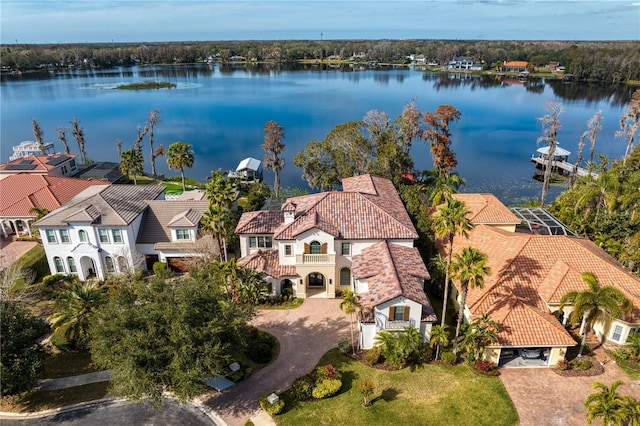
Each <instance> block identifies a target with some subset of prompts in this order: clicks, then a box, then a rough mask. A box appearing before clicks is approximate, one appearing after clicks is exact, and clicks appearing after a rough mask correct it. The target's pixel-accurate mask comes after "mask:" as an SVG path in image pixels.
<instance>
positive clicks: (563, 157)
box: [531, 146, 598, 179]
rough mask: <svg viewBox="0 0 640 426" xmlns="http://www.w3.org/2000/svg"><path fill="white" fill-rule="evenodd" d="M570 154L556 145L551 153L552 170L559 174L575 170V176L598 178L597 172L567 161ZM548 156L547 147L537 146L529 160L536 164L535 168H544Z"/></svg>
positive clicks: (570, 173) (569, 173)
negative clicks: (552, 153) (535, 152)
mask: <svg viewBox="0 0 640 426" xmlns="http://www.w3.org/2000/svg"><path fill="white" fill-rule="evenodd" d="M570 154H571V152H569V151H567V150H566V149H563V148H560V147H559V146H556V149H555V153H554V155H553V161H552V162H551V167H552V171H553V172H556V173H560V174H565V172H567V173H566V174H568V175H569V176H571V175H572V174H573V173H574V172H575V174H576V176H578V177H582V176H589V175H591V176H592V177H594V178H596V179H597V178H598V173H596V172H590V171H589V170H587V169H585V168H582V167H578V168H576V167H575V164H572V163H569V161H567V160H568V159H569V155H570ZM548 157H549V147H548V146H543V147H541V148H538V151H537V155H535V154H534V155H532V156H531V162H533V163H535V164H536V168H537V169H542V170H544V169H545V167H547V159H548Z"/></svg>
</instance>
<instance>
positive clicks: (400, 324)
mask: <svg viewBox="0 0 640 426" xmlns="http://www.w3.org/2000/svg"><path fill="white" fill-rule="evenodd" d="M415 326H416V322H415V320H413V319H411V318H409V320H408V321H391V320H385V323H384V328H385V330H402V329H404V328H407V327H415Z"/></svg>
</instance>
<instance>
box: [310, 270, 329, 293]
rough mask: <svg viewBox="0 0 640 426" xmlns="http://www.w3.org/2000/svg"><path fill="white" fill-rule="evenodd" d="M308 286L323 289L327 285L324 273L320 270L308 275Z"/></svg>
mask: <svg viewBox="0 0 640 426" xmlns="http://www.w3.org/2000/svg"><path fill="white" fill-rule="evenodd" d="M307 286H308V287H309V288H316V289H321V288H324V286H325V279H324V275H322V274H321V273H320V272H312V273H310V274H309V275H307Z"/></svg>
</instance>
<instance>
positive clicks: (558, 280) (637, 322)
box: [439, 194, 640, 366]
mask: <svg viewBox="0 0 640 426" xmlns="http://www.w3.org/2000/svg"><path fill="white" fill-rule="evenodd" d="M454 197H455V198H457V199H459V200H462V201H464V202H465V204H467V206H468V207H469V209H470V210H471V214H470V215H469V216H468V217H469V218H470V219H471V221H472V222H473V223H474V224H475V227H474V229H473V230H472V231H470V232H469V238H464V237H458V238H456V239H455V243H454V250H453V251H454V253H458V252H460V251H461V250H462V248H463V247H469V246H470V247H475V248H477V249H479V250H480V251H482V252H483V253H485V254H486V255H487V256H488V262H487V265H488V266H489V267H490V268H491V271H492V273H491V275H490V276H489V277H487V279H486V282H485V287H484V288H483V289H471V290H469V292H468V295H467V300H466V306H465V311H464V321H465V322H469V321H470V320H473V319H474V318H477V317H479V316H481V315H482V314H483V313H486V314H488V315H489V316H490V317H491V318H492V319H493V320H495V321H498V322H500V323H501V324H502V325H503V328H502V331H500V332H499V334H498V343H497V344H496V345H495V346H493V347H490V348H489V351H488V354H487V357H488V358H489V359H491V360H492V361H494V362H496V363H497V364H499V365H506V366H508V365H512V364H510V363H512V362H513V360H514V358H517V357H518V354H521V353H523V351H525V352H526V350H528V349H531V348H535V351H534V353H539V354H540V357H539V358H538V359H535V360H531V361H530V362H532V363H533V364H534V365H539V366H554V365H555V364H556V363H557V362H558V361H560V360H562V359H564V357H565V354H566V351H567V348H569V347H571V346H574V345H575V344H576V342H575V340H574V339H573V338H572V337H571V335H570V334H569V333H568V332H567V331H566V330H565V327H564V326H565V325H567V319H568V316H569V314H570V312H571V310H572V308H571V307H570V306H567V307H565V308H564V312H562V311H560V299H561V298H562V296H564V295H565V294H566V293H567V292H569V291H574V290H576V291H582V290H586V289H587V288H588V287H587V285H586V284H585V283H584V282H583V281H582V278H581V277H582V274H583V273H584V272H592V273H594V274H595V275H596V276H597V277H598V279H599V281H600V283H601V284H602V285H613V286H616V287H617V288H619V289H620V290H622V291H623V292H624V293H625V294H626V295H627V297H629V298H630V299H631V300H632V301H633V304H634V309H633V312H632V313H631V314H630V315H628V316H627V317H625V318H624V319H620V320H607V321H606V322H605V323H599V324H596V326H595V327H594V331H595V332H596V334H597V335H598V337H599V338H601V339H604V340H606V341H608V342H612V343H616V344H623V343H625V341H626V339H627V337H628V336H629V335H630V334H633V333H635V332H637V331H638V329H640V295H638V288H640V278H638V277H637V276H635V275H633V274H631V273H630V272H629V271H627V270H626V269H625V268H624V267H623V266H622V265H620V264H619V263H618V262H617V261H616V260H615V259H613V258H612V257H611V256H609V255H608V254H606V253H605V252H604V251H603V250H602V249H600V248H599V247H598V246H596V245H595V244H594V243H592V242H591V241H590V240H588V239H585V238H578V237H575V236H573V234H572V233H571V232H569V231H567V230H566V229H565V228H564V225H562V224H561V223H560V222H558V221H557V220H556V219H555V218H553V216H551V215H549V214H548V213H547V212H546V211H544V210H542V209H525V208H523V209H513V210H509V209H508V208H506V207H505V206H504V205H503V204H502V203H500V202H499V201H498V200H497V198H495V197H494V196H493V195H491V194H456V195H454ZM482 199H484V200H485V201H484V202H483V201H482ZM516 223H522V224H523V225H518V226H515V224H516ZM440 243H441V242H440ZM439 249H440V250H441V251H442V250H444V247H443V246H442V245H441V244H439ZM451 297H452V299H453V301H454V302H455V303H456V304H459V300H460V294H459V289H458V283H456V282H454V291H452V294H451ZM518 362H519V364H517V365H523V364H522V360H519V361H518ZM527 362H529V361H528V360H527V361H525V364H526V363H527Z"/></svg>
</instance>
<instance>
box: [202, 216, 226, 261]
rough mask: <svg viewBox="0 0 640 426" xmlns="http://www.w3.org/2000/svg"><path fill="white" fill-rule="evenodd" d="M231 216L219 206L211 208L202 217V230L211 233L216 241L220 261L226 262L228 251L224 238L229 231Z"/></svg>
mask: <svg viewBox="0 0 640 426" xmlns="http://www.w3.org/2000/svg"><path fill="white" fill-rule="evenodd" d="M228 220H229V216H228V214H227V212H226V211H225V210H223V209H221V208H220V207H218V206H212V205H210V206H209V209H207V211H205V212H204V214H203V215H202V219H201V222H202V230H203V231H204V232H210V233H211V235H213V237H214V238H215V239H216V243H217V245H218V256H219V258H220V260H226V250H225V247H224V244H223V238H224V235H225V233H226V229H227V226H226V225H227V222H228Z"/></svg>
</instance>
